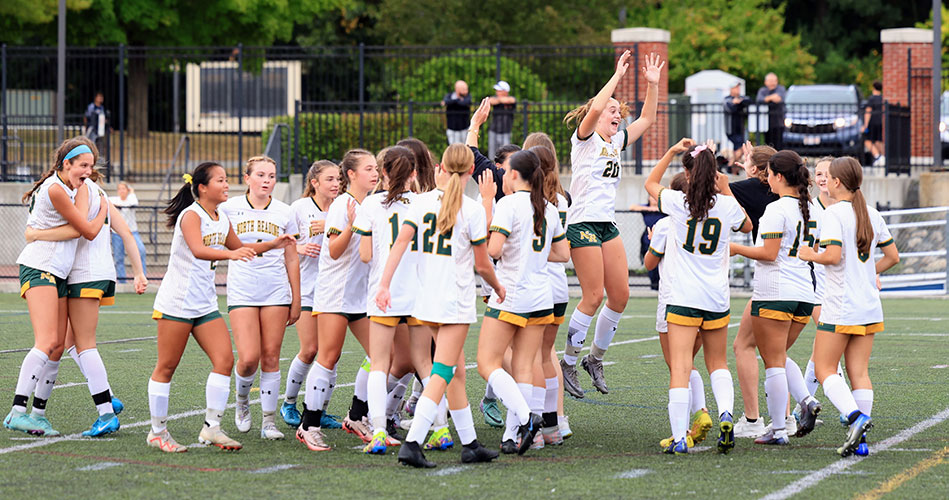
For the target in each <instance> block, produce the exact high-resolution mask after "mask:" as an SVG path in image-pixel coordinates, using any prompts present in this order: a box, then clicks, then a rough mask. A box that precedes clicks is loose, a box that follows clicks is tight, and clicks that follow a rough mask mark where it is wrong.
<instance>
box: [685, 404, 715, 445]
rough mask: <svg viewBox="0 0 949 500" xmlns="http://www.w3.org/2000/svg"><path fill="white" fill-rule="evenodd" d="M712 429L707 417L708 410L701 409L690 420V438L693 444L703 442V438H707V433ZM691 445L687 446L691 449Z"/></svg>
mask: <svg viewBox="0 0 949 500" xmlns="http://www.w3.org/2000/svg"><path fill="white" fill-rule="evenodd" d="M711 429H712V417H710V416H709V414H708V410H706V409H704V408H703V409H701V410H699V411H697V412H695V416H694V418H693V419H692V429H691V430H690V432H691V437H692V441H693V442H694V443H695V444H698V443H701V442H702V441H705V438H706V437H708V431H710V430H711ZM691 447H692V445H690V446H689V448H691Z"/></svg>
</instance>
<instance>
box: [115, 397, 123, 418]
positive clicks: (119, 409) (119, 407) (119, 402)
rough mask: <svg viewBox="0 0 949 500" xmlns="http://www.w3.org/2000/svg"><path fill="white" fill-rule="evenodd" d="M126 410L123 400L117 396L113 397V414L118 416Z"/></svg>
mask: <svg viewBox="0 0 949 500" xmlns="http://www.w3.org/2000/svg"><path fill="white" fill-rule="evenodd" d="M124 409H125V405H124V404H122V400H121V399H119V398H117V397H115V396H112V413H115V414H116V415H118V414H120V413H122V410H124Z"/></svg>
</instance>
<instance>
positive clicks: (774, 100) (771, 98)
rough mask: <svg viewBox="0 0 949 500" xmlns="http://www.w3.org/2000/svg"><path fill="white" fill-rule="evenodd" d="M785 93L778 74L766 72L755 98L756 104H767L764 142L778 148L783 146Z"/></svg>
mask: <svg viewBox="0 0 949 500" xmlns="http://www.w3.org/2000/svg"><path fill="white" fill-rule="evenodd" d="M787 93H788V91H787V89H785V88H784V85H779V84H778V75H775V74H774V73H768V74H767V75H765V77H764V87H761V88H760V89H758V96H757V98H756V99H755V101H756V102H757V103H758V104H767V105H768V131H767V132H766V133H765V135H764V142H765V144H768V145H769V146H771V147H773V148H774V149H778V150H779V149H783V147H784V111H785V107H784V97H785V96H786V95H787Z"/></svg>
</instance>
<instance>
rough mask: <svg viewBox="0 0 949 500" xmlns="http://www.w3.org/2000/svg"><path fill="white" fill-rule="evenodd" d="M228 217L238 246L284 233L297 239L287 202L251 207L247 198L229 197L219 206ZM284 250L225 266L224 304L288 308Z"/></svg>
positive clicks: (288, 295)
mask: <svg viewBox="0 0 949 500" xmlns="http://www.w3.org/2000/svg"><path fill="white" fill-rule="evenodd" d="M219 210H220V211H221V212H224V214H225V215H227V218H228V220H230V221H231V226H232V227H233V228H234V233H235V234H237V237H238V238H240V239H241V243H244V244H245V245H246V244H248V243H261V242H267V241H273V240H274V239H276V238H277V237H278V236H280V235H283V234H291V235H293V236H294V237H296V236H297V233H298V231H297V221H296V219H295V218H294V217H293V214H292V213H291V212H290V206H289V205H287V204H286V203H284V202H282V201H280V200H275V199H272V198H271V200H270V202H269V203H267V205H265V206H263V207H260V208H254V207H253V206H252V205H251V203H250V198H249V197H248V196H247V195H244V196H239V197H237V198H231V199H229V200H227V201H226V202H224V203H222V204H221V206H220V207H219ZM284 255H285V249H283V248H278V249H276V250H268V251H266V252H263V253H260V254H257V257H254V259H253V260H251V261H250V262H244V261H240V260H235V261H234V262H231V263H229V264H228V266H227V305H228V307H230V306H279V305H290V302H291V300H292V296H291V292H290V279H289V277H288V276H287V263H286V260H285V257H284Z"/></svg>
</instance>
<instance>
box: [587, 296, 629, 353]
mask: <svg viewBox="0 0 949 500" xmlns="http://www.w3.org/2000/svg"><path fill="white" fill-rule="evenodd" d="M622 317H623V312H622V311H619V312H616V311H614V310H612V309H610V308H609V307H606V306H603V309H600V314H598V315H597V316H596V327H595V328H594V332H595V333H594V334H593V347H595V348H596V349H592V348H591V349H592V350H591V353H592V354H593V357H594V358H596V359H598V360H600V361H602V360H603V356H602V354H603V353H606V350H607V349H609V347H610V343H611V342H613V337H614V336H615V335H616V327H617V326H618V325H619V320H620V319H621V318H622Z"/></svg>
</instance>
